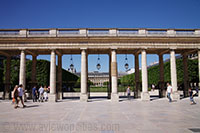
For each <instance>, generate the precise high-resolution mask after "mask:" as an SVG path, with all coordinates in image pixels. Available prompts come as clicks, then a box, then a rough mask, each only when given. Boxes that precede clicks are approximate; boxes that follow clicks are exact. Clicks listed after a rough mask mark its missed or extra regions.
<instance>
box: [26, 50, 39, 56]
mask: <svg viewBox="0 0 200 133" xmlns="http://www.w3.org/2000/svg"><path fill="white" fill-rule="evenodd" d="M26 52H27V53H29V54H31V55H32V56H37V55H38V54H36V53H34V52H32V51H30V50H26Z"/></svg>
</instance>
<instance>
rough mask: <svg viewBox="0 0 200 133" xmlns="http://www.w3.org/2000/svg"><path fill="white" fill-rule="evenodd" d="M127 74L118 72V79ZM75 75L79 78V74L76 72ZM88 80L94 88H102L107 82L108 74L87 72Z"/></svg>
mask: <svg viewBox="0 0 200 133" xmlns="http://www.w3.org/2000/svg"><path fill="white" fill-rule="evenodd" d="M127 74H128V73H127V72H118V78H121V77H123V76H125V75H127ZM76 75H77V76H79V77H80V75H81V73H80V72H78V73H76ZM88 80H90V81H91V82H92V83H93V85H94V86H99V87H102V86H104V83H105V82H109V72H99V71H93V72H88Z"/></svg>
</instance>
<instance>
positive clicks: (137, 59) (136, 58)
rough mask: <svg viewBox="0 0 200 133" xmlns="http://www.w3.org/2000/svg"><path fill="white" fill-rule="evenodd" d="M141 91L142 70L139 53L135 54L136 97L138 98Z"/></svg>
mask: <svg viewBox="0 0 200 133" xmlns="http://www.w3.org/2000/svg"><path fill="white" fill-rule="evenodd" d="M139 93H140V70H139V54H138V53H136V54H135V92H134V97H135V98H138V97H139Z"/></svg>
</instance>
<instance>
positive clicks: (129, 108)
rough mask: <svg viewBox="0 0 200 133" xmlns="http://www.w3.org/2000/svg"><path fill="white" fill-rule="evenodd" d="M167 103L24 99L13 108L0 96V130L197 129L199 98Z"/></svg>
mask: <svg viewBox="0 0 200 133" xmlns="http://www.w3.org/2000/svg"><path fill="white" fill-rule="evenodd" d="M195 101H196V102H197V104H195V105H190V101H189V98H185V99H182V100H180V101H178V102H172V103H169V102H168V100H167V99H166V98H161V99H152V100H151V101H148V102H144V101H141V100H140V99H131V100H127V99H126V98H122V99H120V101H119V102H111V101H110V100H107V99H103V98H94V99H89V102H80V101H79V99H65V100H63V101H60V102H57V103H51V102H42V103H39V102H35V103H33V102H32V101H31V100H29V101H28V102H26V103H25V104H26V105H27V107H26V108H22V106H21V104H20V108H18V109H14V107H13V105H12V104H11V101H10V100H0V107H1V108H0V112H1V114H0V118H1V119H0V132H5V133H6V132H9V133H10V132H16V133H22V132H35V133H37V132H71V133H82V132H83V133H84V132H85V133H86V132H87V133H88V132H89V133H143V132H144V133H146V132H147V133H192V132H200V98H197V97H195Z"/></svg>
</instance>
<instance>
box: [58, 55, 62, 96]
mask: <svg viewBox="0 0 200 133" xmlns="http://www.w3.org/2000/svg"><path fill="white" fill-rule="evenodd" d="M57 97H58V99H60V100H62V55H58V95H57Z"/></svg>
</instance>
